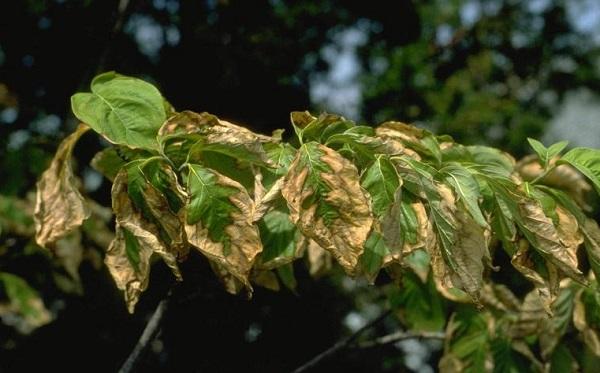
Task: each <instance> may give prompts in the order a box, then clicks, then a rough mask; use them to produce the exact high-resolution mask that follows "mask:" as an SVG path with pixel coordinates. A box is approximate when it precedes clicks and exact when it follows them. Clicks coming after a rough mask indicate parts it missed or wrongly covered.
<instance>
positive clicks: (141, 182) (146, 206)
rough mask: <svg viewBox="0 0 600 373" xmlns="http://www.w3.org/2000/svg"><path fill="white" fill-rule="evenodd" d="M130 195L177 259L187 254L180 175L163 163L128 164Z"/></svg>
mask: <svg viewBox="0 0 600 373" xmlns="http://www.w3.org/2000/svg"><path fill="white" fill-rule="evenodd" d="M124 171H125V172H127V184H128V185H127V193H128V195H129V198H130V199H131V201H132V202H133V204H134V206H135V207H136V208H137V210H139V211H140V212H141V214H142V216H143V217H144V218H145V219H146V220H147V221H148V222H150V223H152V224H154V225H155V226H156V228H157V229H158V232H159V238H160V239H161V241H162V242H163V243H164V244H165V246H166V247H168V248H169V250H170V251H171V252H172V253H174V254H175V255H176V256H177V258H178V259H183V258H185V257H186V256H187V254H188V245H187V242H186V238H185V231H184V228H183V224H182V223H181V219H180V217H179V212H180V210H181V208H182V207H183V205H184V202H185V200H186V198H187V196H186V193H185V191H184V190H183V189H182V187H181V186H180V185H179V182H178V180H177V175H176V174H175V172H174V171H173V170H172V169H171V167H170V166H169V165H167V164H166V163H165V162H164V161H163V160H160V159H157V158H150V159H147V160H145V159H141V160H137V161H133V162H130V163H128V164H127V165H126V166H125V167H124Z"/></svg>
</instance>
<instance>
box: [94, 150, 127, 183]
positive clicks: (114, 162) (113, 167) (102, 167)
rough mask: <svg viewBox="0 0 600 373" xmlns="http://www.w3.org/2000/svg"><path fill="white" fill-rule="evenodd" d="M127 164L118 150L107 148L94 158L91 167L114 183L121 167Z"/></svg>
mask: <svg viewBox="0 0 600 373" xmlns="http://www.w3.org/2000/svg"><path fill="white" fill-rule="evenodd" d="M126 163H127V161H126V160H124V159H123V158H121V156H120V155H119V153H118V151H117V149H116V148H112V147H111V148H106V149H104V150H101V151H99V152H98V153H96V155H95V156H94V158H92V161H91V166H92V168H94V170H96V171H98V172H100V173H101V174H102V175H103V176H104V177H106V178H107V179H108V180H110V181H113V180H114V179H115V177H116V176H117V173H119V170H120V169H121V167H123V166H124V165H125V164H126Z"/></svg>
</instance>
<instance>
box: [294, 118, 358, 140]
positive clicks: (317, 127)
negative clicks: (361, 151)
mask: <svg viewBox="0 0 600 373" xmlns="http://www.w3.org/2000/svg"><path fill="white" fill-rule="evenodd" d="M296 117H297V116H296ZM296 117H294V116H293V115H292V121H293V122H294V119H296ZM303 119H306V117H303ZM296 123H297V124H296ZM294 125H296V126H297V127H298V128H300V136H301V137H302V141H303V142H304V141H317V142H319V143H321V144H325V143H326V142H327V140H328V139H329V138H330V137H331V136H333V135H335V134H339V133H342V132H344V131H346V130H347V129H349V128H352V127H354V126H355V124H354V122H352V121H350V120H347V119H345V118H344V117H342V116H339V115H335V114H327V113H323V114H321V115H319V117H318V118H314V119H313V120H311V121H309V122H308V123H302V122H299V121H296V122H295V123H294Z"/></svg>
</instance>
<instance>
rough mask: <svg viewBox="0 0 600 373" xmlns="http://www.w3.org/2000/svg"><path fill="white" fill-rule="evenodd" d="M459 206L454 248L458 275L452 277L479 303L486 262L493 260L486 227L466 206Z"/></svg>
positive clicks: (453, 253)
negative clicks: (479, 222) (482, 225)
mask: <svg viewBox="0 0 600 373" xmlns="http://www.w3.org/2000/svg"><path fill="white" fill-rule="evenodd" d="M458 206H459V207H458V209H457V211H456V215H455V216H456V219H457V222H458V227H459V229H458V231H457V232H456V244H455V247H454V249H453V250H452V255H453V257H454V263H455V268H454V272H455V274H456V276H453V277H452V282H453V283H454V284H456V285H457V287H458V288H460V289H462V290H464V291H465V292H466V293H467V294H469V296H471V298H472V299H473V301H474V302H475V303H477V304H479V292H480V290H481V288H482V286H483V271H484V262H487V263H490V262H491V258H490V253H489V249H488V247H487V240H486V236H485V230H484V228H482V227H481V226H480V225H479V224H478V223H477V222H476V221H475V219H474V218H473V217H472V216H471V215H470V214H469V212H467V209H466V208H465V207H462V205H461V204H459V205H458Z"/></svg>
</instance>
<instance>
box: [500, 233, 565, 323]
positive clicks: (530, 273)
mask: <svg viewBox="0 0 600 373" xmlns="http://www.w3.org/2000/svg"><path fill="white" fill-rule="evenodd" d="M511 264H512V265H513V267H515V268H516V269H517V271H519V272H521V274H522V275H523V276H525V278H527V279H528V280H529V281H531V282H533V284H534V286H535V287H536V289H537V293H538V296H539V297H540V299H541V302H542V304H543V308H544V310H545V311H546V313H547V314H548V315H552V308H551V304H552V303H553V302H554V299H555V297H556V290H557V289H556V287H555V286H553V285H552V284H550V282H549V280H547V279H545V278H543V277H542V276H541V275H540V274H539V273H537V272H536V271H535V270H534V269H533V267H534V263H533V261H532V259H531V252H530V249H529V242H527V241H526V240H524V239H522V240H520V241H519V244H518V249H517V251H516V252H515V254H514V255H513V257H512V259H511ZM549 266H550V268H552V267H553V266H552V265H551V264H549Z"/></svg>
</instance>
